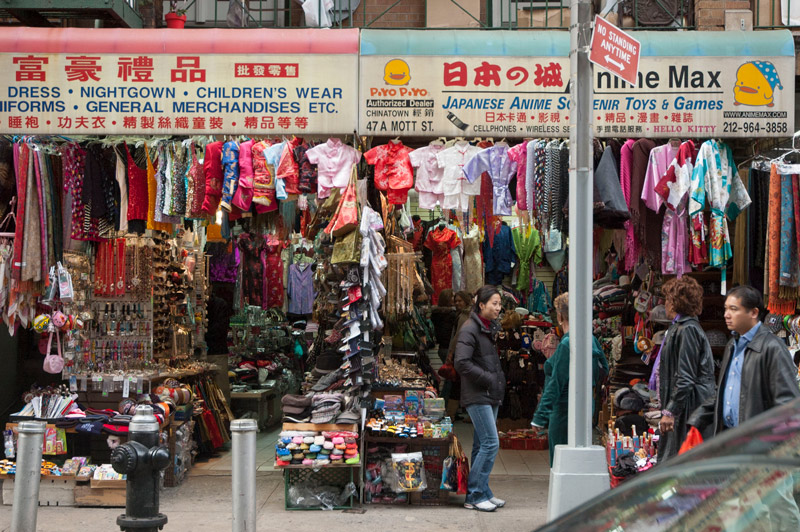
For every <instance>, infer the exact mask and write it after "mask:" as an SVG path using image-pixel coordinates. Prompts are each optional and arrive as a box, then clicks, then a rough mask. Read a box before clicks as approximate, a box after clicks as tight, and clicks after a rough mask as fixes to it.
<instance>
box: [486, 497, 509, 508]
mask: <svg viewBox="0 0 800 532" xmlns="http://www.w3.org/2000/svg"><path fill="white" fill-rule="evenodd" d="M489 502H490V503H492V504H494V505H495V506H497V507H498V508H502V507H503V506H505V505H506V501H504V500H503V499H498V498H497V497H492V498H491V499H489Z"/></svg>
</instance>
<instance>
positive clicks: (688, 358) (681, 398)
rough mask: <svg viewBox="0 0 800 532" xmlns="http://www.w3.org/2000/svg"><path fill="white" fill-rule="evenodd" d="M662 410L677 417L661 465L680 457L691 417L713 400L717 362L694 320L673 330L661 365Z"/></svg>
mask: <svg viewBox="0 0 800 532" xmlns="http://www.w3.org/2000/svg"><path fill="white" fill-rule="evenodd" d="M659 379H660V382H659V399H660V401H661V408H662V409H664V410H669V411H670V412H672V415H673V416H675V427H674V429H673V430H672V432H669V433H666V434H662V435H661V439H660V440H659V443H658V461H659V462H662V461H664V460H666V459H668V458H670V457H672V456H675V455H677V454H678V451H679V450H680V447H681V444H682V443H683V440H685V439H686V434H687V433H688V431H689V426H688V424H687V420H688V419H689V415H691V413H692V412H694V411H695V409H696V408H697V407H699V406H700V405H702V404H703V403H704V402H705V401H707V400H708V399H710V398H713V397H714V358H713V355H712V354H711V345H710V344H709V343H708V338H706V333H705V332H704V331H703V329H702V328H701V327H700V323H699V322H698V321H697V318H696V317H694V316H687V317H684V318H681V319H679V320H678V321H677V322H676V323H674V324H673V325H671V326H670V330H669V331H668V332H667V336H666V339H665V343H664V347H663V348H662V350H661V362H660V365H659Z"/></svg>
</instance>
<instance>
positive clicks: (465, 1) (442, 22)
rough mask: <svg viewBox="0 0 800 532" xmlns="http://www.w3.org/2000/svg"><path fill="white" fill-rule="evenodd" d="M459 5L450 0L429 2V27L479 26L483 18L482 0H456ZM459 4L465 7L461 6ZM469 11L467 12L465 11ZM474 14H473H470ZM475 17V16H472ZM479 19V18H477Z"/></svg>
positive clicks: (427, 14) (427, 20)
mask: <svg viewBox="0 0 800 532" xmlns="http://www.w3.org/2000/svg"><path fill="white" fill-rule="evenodd" d="M456 1H457V2H458V5H456V4H454V3H453V2H451V1H450V0H439V1H438V2H427V4H428V7H427V9H428V10H427V12H426V13H425V16H426V22H427V26H428V28H478V27H480V24H479V23H478V21H479V20H480V19H481V2H480V0H456ZM459 6H461V7H463V8H464V9H461V8H459ZM464 10H466V11H467V13H465V12H464ZM470 15H472V16H470ZM472 17H475V18H472ZM476 19H477V20H476Z"/></svg>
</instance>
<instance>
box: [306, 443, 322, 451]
mask: <svg viewBox="0 0 800 532" xmlns="http://www.w3.org/2000/svg"><path fill="white" fill-rule="evenodd" d="M308 450H309V452H312V453H318V452H320V451H321V450H322V447H320V446H319V445H317V444H316V443H315V444H313V445H312V446H311V447H309V449H308Z"/></svg>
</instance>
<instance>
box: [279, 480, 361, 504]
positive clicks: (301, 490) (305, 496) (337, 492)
mask: <svg viewBox="0 0 800 532" xmlns="http://www.w3.org/2000/svg"><path fill="white" fill-rule="evenodd" d="M355 494H356V485H355V484H353V483H352V482H350V483H348V484H347V485H346V486H345V487H344V489H342V488H340V487H336V486H319V485H315V484H313V483H309V482H304V483H301V484H297V485H294V486H292V487H290V488H289V506H290V507H292V508H320V507H321V509H323V510H333V509H334V508H337V507H342V506H344V505H345V504H346V503H347V499H349V498H350V497H351V496H353V495H355Z"/></svg>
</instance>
